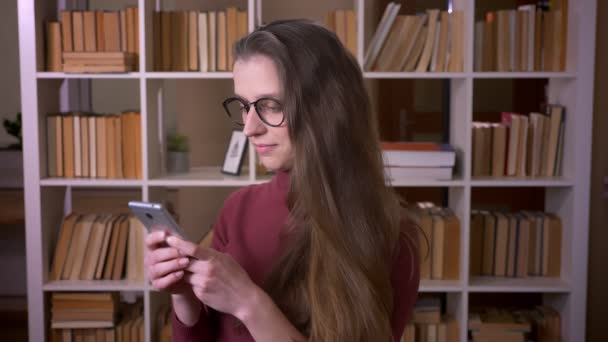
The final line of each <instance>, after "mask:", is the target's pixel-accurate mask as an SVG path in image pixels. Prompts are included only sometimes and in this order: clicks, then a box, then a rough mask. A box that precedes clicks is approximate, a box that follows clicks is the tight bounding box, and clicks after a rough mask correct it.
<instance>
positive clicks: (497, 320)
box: [468, 306, 561, 342]
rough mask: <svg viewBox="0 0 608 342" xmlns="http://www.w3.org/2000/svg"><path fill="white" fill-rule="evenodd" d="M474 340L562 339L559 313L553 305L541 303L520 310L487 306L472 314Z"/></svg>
mask: <svg viewBox="0 0 608 342" xmlns="http://www.w3.org/2000/svg"><path fill="white" fill-rule="evenodd" d="M468 330H469V334H470V336H471V337H472V342H494V341H501V342H526V341H538V342H559V341H560V340H561V339H560V335H561V334H560V315H559V313H558V312H557V311H555V310H554V309H553V308H551V307H548V306H539V307H537V308H535V309H527V310H518V309H502V308H500V309H499V308H485V309H482V310H478V312H471V313H470V314H469V324H468Z"/></svg>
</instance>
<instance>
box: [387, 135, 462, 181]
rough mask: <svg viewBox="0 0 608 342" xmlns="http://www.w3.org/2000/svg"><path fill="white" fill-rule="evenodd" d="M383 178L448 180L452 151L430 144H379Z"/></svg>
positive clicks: (450, 172)
mask: <svg viewBox="0 0 608 342" xmlns="http://www.w3.org/2000/svg"><path fill="white" fill-rule="evenodd" d="M381 148H382V156H383V159H384V168H385V170H386V173H387V176H388V177H389V178H390V179H391V180H396V179H404V178H405V179H407V178H414V179H425V180H428V179H431V180H449V179H452V172H453V168H454V164H455V162H456V152H455V151H454V148H453V147H452V146H451V145H449V144H439V143H430V142H382V144H381Z"/></svg>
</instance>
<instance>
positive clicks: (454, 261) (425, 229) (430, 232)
mask: <svg viewBox="0 0 608 342" xmlns="http://www.w3.org/2000/svg"><path fill="white" fill-rule="evenodd" d="M411 212H412V215H413V217H414V218H415V219H416V221H417V223H418V225H419V226H420V228H421V230H422V234H423V235H421V237H420V279H444V280H448V279H449V280H456V279H459V277H460V220H459V219H458V217H457V216H456V215H454V213H453V212H452V211H451V210H450V209H449V208H441V207H436V206H434V205H433V204H432V203H428V202H421V203H417V206H416V207H415V208H412V209H411Z"/></svg>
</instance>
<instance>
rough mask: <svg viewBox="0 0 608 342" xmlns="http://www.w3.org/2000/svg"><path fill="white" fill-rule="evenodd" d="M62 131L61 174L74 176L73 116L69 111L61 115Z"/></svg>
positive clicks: (68, 176) (69, 176)
mask: <svg viewBox="0 0 608 342" xmlns="http://www.w3.org/2000/svg"><path fill="white" fill-rule="evenodd" d="M61 121H62V124H63V125H62V133H63V175H64V177H67V178H73V177H74V117H73V116H72V114H71V113H67V114H64V115H62V119H61Z"/></svg>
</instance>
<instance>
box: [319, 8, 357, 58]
mask: <svg viewBox="0 0 608 342" xmlns="http://www.w3.org/2000/svg"><path fill="white" fill-rule="evenodd" d="M325 20H326V25H327V28H328V29H330V30H331V31H333V32H334V33H335V34H336V36H338V39H340V42H342V45H344V46H345V47H346V48H347V49H348V51H349V52H350V53H351V54H352V55H353V56H355V57H356V56H357V15H356V13H355V11H354V10H352V9H337V10H333V11H329V12H327V17H326V19H325Z"/></svg>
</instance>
